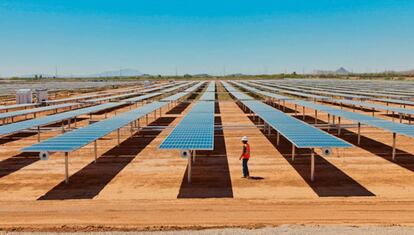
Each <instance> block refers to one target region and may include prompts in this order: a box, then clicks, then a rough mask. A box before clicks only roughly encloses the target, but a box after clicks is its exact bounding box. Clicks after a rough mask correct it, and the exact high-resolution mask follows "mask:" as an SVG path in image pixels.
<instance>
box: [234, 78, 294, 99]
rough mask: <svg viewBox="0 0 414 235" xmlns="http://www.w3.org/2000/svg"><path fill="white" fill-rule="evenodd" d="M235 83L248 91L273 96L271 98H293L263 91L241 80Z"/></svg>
mask: <svg viewBox="0 0 414 235" xmlns="http://www.w3.org/2000/svg"><path fill="white" fill-rule="evenodd" d="M233 83H234V84H236V85H237V86H239V87H241V88H244V89H245V90H247V91H250V92H253V93H256V94H261V95H264V96H267V97H271V98H274V99H277V100H291V99H293V98H291V97H287V96H283V95H277V94H274V93H270V92H268V91H262V90H259V89H256V88H254V87H252V86H246V85H244V84H242V83H240V82H233Z"/></svg>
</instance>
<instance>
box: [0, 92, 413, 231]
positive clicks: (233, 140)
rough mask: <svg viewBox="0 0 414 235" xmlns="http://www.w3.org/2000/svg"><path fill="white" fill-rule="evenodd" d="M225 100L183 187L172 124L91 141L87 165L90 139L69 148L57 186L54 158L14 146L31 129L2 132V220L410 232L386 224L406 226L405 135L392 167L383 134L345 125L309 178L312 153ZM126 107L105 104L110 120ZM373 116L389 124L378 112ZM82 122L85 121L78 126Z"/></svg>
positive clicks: (409, 213)
mask: <svg viewBox="0 0 414 235" xmlns="http://www.w3.org/2000/svg"><path fill="white" fill-rule="evenodd" d="M219 91H220V92H222V91H223V90H222V88H221V87H219ZM226 96H227V95H226V94H225V93H220V95H219V98H220V102H218V105H217V114H216V125H223V130H222V131H221V130H217V131H216V137H215V146H216V148H215V150H214V151H212V152H207V151H199V152H197V158H196V162H195V165H194V166H193V182H192V183H191V184H189V183H187V181H186V171H187V160H185V159H181V158H180V157H179V152H178V151H162V150H159V149H158V146H159V145H160V143H161V142H162V141H163V140H164V139H165V137H166V136H167V135H168V133H169V132H170V131H171V128H165V129H163V130H154V129H149V128H147V129H144V130H142V131H140V132H136V133H134V134H133V135H132V136H131V135H130V133H129V130H128V129H125V131H123V132H122V142H121V144H120V145H119V146H117V144H116V134H115V133H113V134H111V135H109V136H107V137H105V138H104V139H102V140H99V141H98V146H99V155H100V158H99V159H98V162H97V163H93V146H92V145H89V146H86V147H85V148H82V149H81V150H79V151H76V152H74V153H71V154H70V166H69V170H70V173H71V177H70V182H69V184H65V183H64V160H63V156H62V155H61V154H54V155H52V156H51V159H50V160H48V161H39V160H38V158H37V155H36V154H30V153H20V152H19V149H20V148H21V147H24V146H27V145H30V144H33V143H36V136H34V135H29V134H20V135H17V136H14V137H13V139H9V138H3V139H1V143H2V145H1V146H0V192H1V193H0V227H1V228H2V229H4V230H7V231H62V232H65V231H66V232H73V231H119V230H122V231H129V230H145V231H148V230H176V229H179V230H181V229H196V230H197V229H201V228H223V227H240V228H257V229H264V230H254V231H256V232H258V234H262V233H261V232H262V231H263V233H272V232H273V231H275V232H282V234H283V232H285V231H290V230H289V229H291V228H293V229H296V230H294V231H299V232H301V231H302V230H303V231H305V232H308V233H313V232H315V231H316V232H317V230H318V227H313V226H306V227H302V226H293V227H286V226H285V227H278V228H263V227H265V226H278V225H283V224H293V225H303V224H305V225H327V224H329V225H338V226H333V227H332V228H335V229H338V230H335V231H336V232H339V233H343V234H345V233H348V232H353V231H354V230H352V229H354V228H353V227H345V226H343V225H364V226H365V225H371V226H372V225H375V226H386V227H385V228H383V229H382V227H374V230H373V231H376V230H375V229H380V228H381V229H380V230H381V231H382V232H384V233H385V232H389V231H390V233H392V232H393V231H398V232H400V231H401V233H403V234H404V233H407V234H408V233H410V232H412V230H409V229H411V228H405V227H398V228H389V226H392V225H400V226H413V225H414V174H413V171H414V156H413V155H412V154H413V153H414V147H413V145H412V144H411V143H412V139H409V138H406V137H402V136H401V137H398V142H397V147H398V155H397V156H398V157H397V161H395V162H393V161H392V160H391V143H392V135H391V134H390V133H387V132H385V131H382V130H379V129H375V128H370V127H363V129H362V135H363V137H362V141H361V145H360V146H357V144H356V140H357V139H356V135H355V132H356V128H349V129H347V130H343V132H342V134H341V135H340V136H339V137H340V138H342V139H344V140H346V141H348V142H350V143H352V144H354V145H355V147H352V148H349V149H346V150H340V151H335V152H334V155H333V156H330V157H322V156H319V155H318V156H317V157H316V175H315V181H314V182H312V181H310V158H309V154H310V152H309V150H297V156H296V160H295V161H294V162H292V161H291V159H290V153H291V145H290V143H289V142H288V141H286V140H284V139H283V138H282V139H281V142H280V144H279V145H276V136H275V133H272V134H271V135H270V136H267V135H265V134H264V133H262V132H261V130H260V129H259V128H257V127H256V126H255V125H254V121H253V120H252V118H251V117H250V116H249V115H248V114H246V113H244V112H243V111H242V110H241V109H240V108H239V107H238V105H237V104H236V103H235V102H234V101H233V100H231V99H229V97H226ZM190 108H191V104H190V105H188V104H181V105H179V106H178V107H176V108H174V109H173V110H171V111H170V112H168V113H165V112H166V111H167V110H166V109H164V110H163V111H164V114H163V116H162V117H157V118H156V119H154V117H153V116H152V115H150V117H151V119H150V125H152V126H169V127H173V126H174V125H176V124H177V123H178V122H179V121H180V120H181V118H182V117H183V116H184V115H185V114H186V112H187V111H188V110H189V109H190ZM289 108H290V109H289ZM291 109H293V106H291V105H289V104H287V109H286V110H285V111H286V112H287V113H292V110H291ZM127 110H129V108H128V107H125V108H123V109H122V110H116V111H113V112H111V114H110V116H111V115H115V112H117V113H119V112H122V111H127ZM356 112H362V113H364V111H360V110H357V111H356ZM367 114H370V113H369V112H367ZM306 115H307V116H306V121H307V122H310V123H313V122H314V120H313V118H312V117H314V112H313V110H306ZM376 115H382V116H381V117H383V118H386V119H390V117H386V116H384V115H383V113H378V114H376ZM301 117H302V116H301V115H298V118H301ZM94 118H95V119H96V120H99V119H102V118H103V115H101V116H95V117H94ZM318 118H319V122H320V123H322V122H323V121H326V120H327V115H325V114H318ZM390 120H391V119H390ZM87 123H88V120H87V119H81V120H79V123H78V126H84V125H87ZM142 123H143V122H142ZM345 123H346V122H345ZM58 126H60V125H58ZM72 127H73V125H72ZM59 133H60V129H57V130H51V131H47V132H45V133H42V139H46V138H50V137H52V136H54V135H57V134H59ZM331 133H335V131H331ZM243 135H247V136H248V137H249V139H250V144H251V146H252V159H251V160H250V163H249V166H250V171H251V175H252V176H254V177H255V178H254V179H252V180H247V179H242V178H241V174H242V173H241V162H240V161H239V160H238V157H239V155H240V152H241V143H240V138H241V136H243ZM330 228H331V227H329V228H327V230H326V231H327V232H325V234H328V233H329V232H330V231H332V230H329V229H330ZM269 229H270V230H269ZM272 229H275V230H272ZM392 229H396V230H392ZM211 231H213V233H214V231H215V230H211ZM221 231H223V232H227V231H228V232H229V233H233V232H234V233H238V232H239V231H241V233H247V232H249V231H250V230H248V231H247V230H237V229H236V230H221V229H220V232H221ZM361 231H364V230H361ZM407 231H408V232H407ZM225 234H226V233H225ZM298 234H301V233H298ZM303 234H306V233H303ZM322 234H324V233H322ZM361 234H362V233H361Z"/></svg>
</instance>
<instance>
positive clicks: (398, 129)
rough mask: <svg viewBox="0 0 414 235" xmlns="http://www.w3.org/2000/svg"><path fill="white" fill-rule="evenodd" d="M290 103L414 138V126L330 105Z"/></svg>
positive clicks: (301, 102) (308, 102)
mask: <svg viewBox="0 0 414 235" xmlns="http://www.w3.org/2000/svg"><path fill="white" fill-rule="evenodd" d="M289 102H290V103H293V104H297V105H300V106H303V107H306V108H310V109H314V110H318V111H322V112H325V113H329V114H330V115H334V116H337V117H342V118H345V119H348V120H350V121H354V122H357V123H361V124H365V125H369V126H372V127H376V128H380V129H384V130H387V131H390V132H393V133H397V134H402V135H405V136H408V137H414V126H411V125H406V124H401V123H395V122H392V121H387V120H384V119H381V118H377V117H372V116H369V115H364V114H359V113H355V112H350V111H346V110H343V109H339V108H335V107H332V106H328V105H322V104H317V103H314V102H310V101H304V100H290V101H289Z"/></svg>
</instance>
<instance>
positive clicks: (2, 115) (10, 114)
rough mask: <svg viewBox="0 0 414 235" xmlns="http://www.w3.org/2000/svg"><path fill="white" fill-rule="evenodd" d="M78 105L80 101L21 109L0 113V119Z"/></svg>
mask: <svg viewBox="0 0 414 235" xmlns="http://www.w3.org/2000/svg"><path fill="white" fill-rule="evenodd" d="M78 105H80V104H79V103H67V104H58V105H51V106H44V107H39V108H34V109H24V110H19V111H14V112H7V113H0V119H5V118H13V117H17V116H22V115H28V114H33V113H40V112H46V111H50V110H55V109H62V108H68V107H74V106H78Z"/></svg>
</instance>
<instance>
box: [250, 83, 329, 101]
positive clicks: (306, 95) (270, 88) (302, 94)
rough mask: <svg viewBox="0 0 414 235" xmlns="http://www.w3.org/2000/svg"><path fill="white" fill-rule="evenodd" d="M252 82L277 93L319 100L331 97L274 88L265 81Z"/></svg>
mask: <svg viewBox="0 0 414 235" xmlns="http://www.w3.org/2000/svg"><path fill="white" fill-rule="evenodd" d="M250 84H255V85H256V86H257V87H261V88H265V89H267V90H271V91H274V92H277V93H284V94H289V95H294V96H299V97H305V98H311V99H319V100H324V99H330V97H327V96H320V95H312V94H307V93H304V92H298V91H287V90H282V89H278V88H274V87H272V85H270V84H268V83H263V82H251V83H250Z"/></svg>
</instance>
